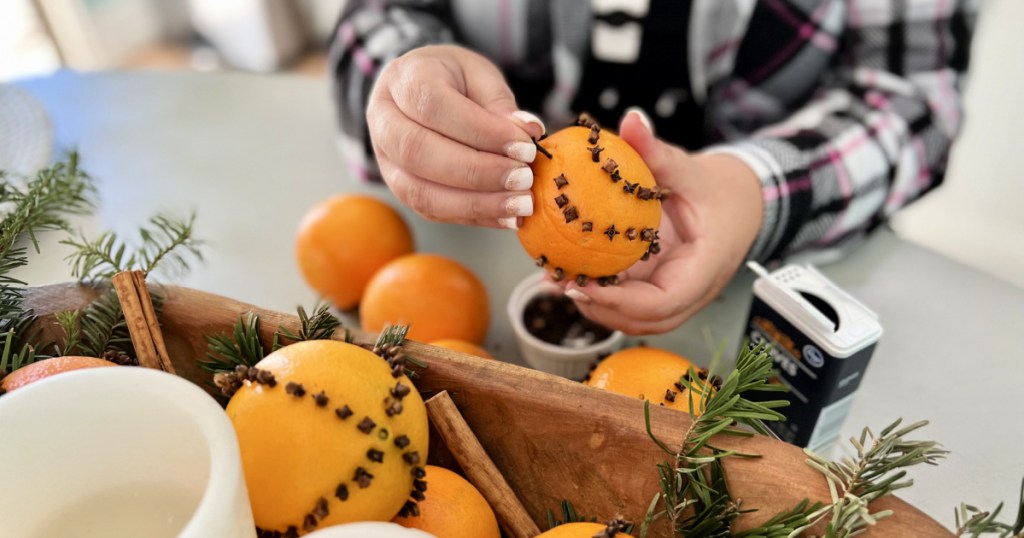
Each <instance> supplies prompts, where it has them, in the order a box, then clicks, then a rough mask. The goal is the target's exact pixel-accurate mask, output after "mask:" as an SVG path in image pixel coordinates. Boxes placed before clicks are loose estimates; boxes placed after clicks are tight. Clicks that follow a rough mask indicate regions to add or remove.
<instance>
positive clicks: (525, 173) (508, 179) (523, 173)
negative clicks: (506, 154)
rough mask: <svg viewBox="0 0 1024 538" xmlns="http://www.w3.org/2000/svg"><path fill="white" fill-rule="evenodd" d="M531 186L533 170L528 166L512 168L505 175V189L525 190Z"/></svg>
mask: <svg viewBox="0 0 1024 538" xmlns="http://www.w3.org/2000/svg"><path fill="white" fill-rule="evenodd" d="M532 186H533V170H531V169H530V167H529V166H521V167H519V168H515V169H513V170H512V171H511V172H509V173H508V175H507V176H505V190H509V191H525V190H529V189H530V187H532Z"/></svg>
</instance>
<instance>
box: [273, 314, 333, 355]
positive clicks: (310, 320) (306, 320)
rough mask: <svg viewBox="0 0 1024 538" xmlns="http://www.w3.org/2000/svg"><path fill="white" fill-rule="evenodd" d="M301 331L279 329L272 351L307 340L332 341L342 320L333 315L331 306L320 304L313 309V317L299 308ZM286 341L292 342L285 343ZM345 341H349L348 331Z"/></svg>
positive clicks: (275, 333)
mask: <svg viewBox="0 0 1024 538" xmlns="http://www.w3.org/2000/svg"><path fill="white" fill-rule="evenodd" d="M296 310H297V312H298V315H299V331H298V333H295V332H293V331H291V330H290V329H288V328H286V327H278V328H277V331H275V332H274V342H273V345H272V346H271V349H272V350H274V351H277V350H278V349H280V348H282V347H284V346H286V345H288V343H295V342H301V341H305V340H330V339H331V338H332V337H334V331H336V330H337V329H338V327H341V320H339V319H338V318H337V317H336V316H334V314H331V309H330V306H328V305H326V304H322V303H318V304H316V305H315V306H314V307H313V315H312V316H311V315H309V314H307V313H306V309H305V308H303V307H301V306H300V307H298V308H297V309H296ZM285 340H291V342H288V343H284V341H285ZM345 341H346V342H348V341H349V334H348V330H347V329H346V330H345Z"/></svg>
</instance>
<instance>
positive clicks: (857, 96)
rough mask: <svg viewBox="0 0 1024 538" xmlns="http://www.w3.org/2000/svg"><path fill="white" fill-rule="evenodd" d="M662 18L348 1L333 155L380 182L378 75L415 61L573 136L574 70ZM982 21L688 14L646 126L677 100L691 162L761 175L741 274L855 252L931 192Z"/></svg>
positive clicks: (967, 13) (608, 6) (942, 11)
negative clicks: (421, 51)
mask: <svg viewBox="0 0 1024 538" xmlns="http://www.w3.org/2000/svg"><path fill="white" fill-rule="evenodd" d="M658 1H666V0H349V2H348V5H347V7H346V9H345V11H344V13H342V16H341V18H340V20H339V24H338V26H337V30H336V32H335V34H334V37H333V39H332V42H331V47H330V62H331V64H330V65H331V68H332V69H333V73H334V97H335V99H336V101H337V105H338V110H339V116H340V118H339V119H340V126H341V130H342V137H341V141H342V146H343V151H344V153H345V154H346V157H347V158H348V159H349V160H350V161H351V162H352V164H353V168H354V170H356V172H357V173H358V174H359V175H360V176H361V177H363V178H366V179H370V180H374V179H378V180H379V177H378V173H377V170H376V166H375V164H374V161H373V151H372V146H371V143H370V140H369V136H368V133H367V127H366V120H365V110H366V104H367V99H368V97H369V94H370V91H371V89H372V87H373V83H374V80H375V78H376V75H377V73H378V72H379V71H380V69H381V67H382V66H383V65H384V64H385V63H386V62H388V61H389V60H391V59H393V58H395V57H397V56H399V55H401V54H403V53H405V52H407V51H409V50H411V49H413V48H415V47H418V46H422V45H426V44H435V43H459V44H462V45H465V46H467V47H469V48H472V49H474V50H476V51H478V52H480V53H482V54H484V55H485V56H487V57H489V58H490V59H492V60H493V61H495V63H496V64H497V65H499V66H500V67H501V68H502V69H503V71H504V72H505V74H506V76H507V77H508V78H509V81H510V83H511V84H512V87H513V89H514V90H515V91H516V93H517V98H518V99H519V101H520V106H521V107H523V108H530V107H533V109H534V110H537V111H540V112H542V115H543V116H544V117H545V119H546V120H547V121H548V123H549V124H550V125H558V124H559V123H560V122H568V121H570V120H571V119H572V118H573V117H574V116H575V115H576V113H577V112H578V111H576V110H573V102H574V97H575V96H576V95H577V93H578V92H579V91H580V81H581V79H582V78H583V76H584V73H583V71H584V66H585V65H586V63H585V60H584V59H585V57H587V55H589V54H597V53H599V52H600V53H601V54H605V55H607V56H611V57H613V58H612V61H619V62H630V61H635V60H636V48H637V47H636V45H635V43H631V42H630V39H631V38H630V33H631V31H632V30H629V29H628V27H629V23H628V21H643V17H644V16H645V15H646V12H647V9H648V8H649V6H650V5H652V4H653V3H654V2H658ZM679 1H682V0H679ZM976 11H977V7H976V2H975V1H974V0H690V1H689V7H688V21H687V23H686V26H687V27H686V28H679V29H678V34H677V35H678V37H679V39H681V40H685V45H686V46H685V51H686V58H681V59H679V62H680V65H681V66H685V68H686V70H687V75H688V76H687V79H688V81H689V86H690V87H689V88H686V89H685V90H686V91H681V92H677V93H681V94H682V95H673V94H672V93H671V92H668V93H666V94H665V96H663V98H662V99H659V100H658V102H657V105H656V106H654V107H653V108H654V110H647V112H648V113H649V115H651V117H652V118H653V119H654V121H655V126H656V130H658V131H659V132H660V131H661V128H660V127H659V125H662V122H663V121H664V120H663V119H662V118H661V117H662V116H667V115H670V114H665V113H663V112H671V110H672V108H673V106H674V104H675V103H674V102H673V99H677V100H680V99H685V100H689V101H691V102H692V103H694V104H695V106H696V107H698V108H699V109H700V110H701V111H702V117H703V119H704V121H703V122H702V123H701V124H700V125H696V126H694V129H697V130H699V131H700V133H699V134H700V138H699V139H700V140H702V141H703V143H702V144H700V146H702V148H700V149H703V150H704V151H719V152H727V153H730V154H732V155H735V156H736V157H738V158H740V159H742V160H743V161H744V162H745V163H746V164H747V165H749V166H750V167H751V168H752V169H753V170H754V171H755V173H756V174H757V175H758V177H759V178H760V181H761V185H762V192H763V195H764V209H765V211H764V223H763V225H762V227H761V230H760V232H759V235H758V237H757V239H756V241H755V243H754V246H753V248H752V249H751V252H750V258H752V259H756V260H761V261H767V260H777V259H781V258H784V257H786V256H788V255H790V254H793V253H795V252H798V251H805V250H822V249H827V248H830V247H837V246H841V245H845V244H849V243H850V242H851V241H852V240H855V239H857V238H860V237H863V236H864V235H865V234H866V233H867V232H869V231H870V230H871V229H873V228H874V227H876V226H877V225H878V224H880V223H882V222H884V221H885V219H886V218H887V217H888V216H889V215H891V214H892V213H893V212H894V211H896V210H897V209H899V208H900V207H902V206H904V205H906V204H907V203H909V202H911V201H913V200H915V199H917V198H919V197H920V196H922V195H923V194H925V193H926V192H928V191H929V190H931V189H933V188H935V187H936V186H938V185H939V184H940V183H941V182H942V179H943V176H944V174H945V170H946V162H947V160H948V157H949V152H950V146H951V144H952V142H953V139H954V137H955V136H956V134H957V132H958V130H959V128H960V124H961V104H960V103H961V100H960V90H961V86H962V81H963V76H964V74H965V72H966V68H967V63H968V59H969V42H970V31H971V28H972V26H973V20H974V16H975V14H976ZM616 17H618V22H617V23H616ZM623 17H625V20H627V24H622V21H623ZM609 21H610V22H609ZM616 24H618V25H616ZM633 34H635V31H633ZM670 60H671V59H670ZM611 97H614V95H613V96H611ZM604 99H605V96H604V95H602V97H601V100H602V102H603V100H604ZM524 101H526V103H525V106H524ZM627 104H628V103H627ZM663 105H664V106H663ZM662 109H665V110H662ZM691 146H692V145H691ZM690 149H698V148H693V147H690Z"/></svg>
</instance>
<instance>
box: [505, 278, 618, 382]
mask: <svg viewBox="0 0 1024 538" xmlns="http://www.w3.org/2000/svg"><path fill="white" fill-rule="evenodd" d="M508 316H509V319H510V320H511V322H512V329H513V330H514V331H515V334H516V341H517V342H518V344H519V352H520V353H521V354H522V355H523V358H524V359H526V362H527V363H528V364H529V365H530V366H532V367H533V368H535V369H537V370H540V371H542V372H547V373H550V374H555V375H560V376H562V377H566V378H569V379H574V380H580V379H582V378H583V377H584V376H586V374H587V372H588V371H589V370H590V367H591V366H592V365H593V364H594V363H595V362H596V361H597V360H598V359H599V358H601V357H603V356H605V355H608V354H610V353H614V352H615V351H617V350H618V349H619V347H620V346H621V345H622V341H623V339H624V338H625V335H624V334H623V333H622V332H620V331H613V330H611V329H608V328H607V327H604V326H602V325H600V324H598V323H595V322H593V321H591V320H589V319H587V318H585V317H584V316H583V314H582V313H581V312H580V311H579V309H578V308H577V307H576V304H575V303H574V302H573V301H572V300H571V299H569V298H568V297H566V296H565V295H564V294H563V292H562V289H561V288H560V287H559V286H557V285H556V284H554V283H553V282H551V281H549V280H547V279H546V278H545V276H544V272H537V273H534V274H532V275H530V276H528V277H527V278H525V279H523V281H522V282H520V283H519V284H518V285H517V286H516V287H515V289H513V290H512V294H511V295H510V296H509V300H508Z"/></svg>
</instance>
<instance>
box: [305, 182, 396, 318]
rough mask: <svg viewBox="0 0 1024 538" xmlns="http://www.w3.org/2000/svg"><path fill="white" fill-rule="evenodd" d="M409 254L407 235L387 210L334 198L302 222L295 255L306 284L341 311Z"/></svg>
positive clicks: (371, 201) (366, 200)
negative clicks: (377, 275) (385, 268)
mask: <svg viewBox="0 0 1024 538" xmlns="http://www.w3.org/2000/svg"><path fill="white" fill-rule="evenodd" d="M412 251H413V240H412V235H411V234H410V233H409V227H408V226H407V225H406V223H405V221H404V220H402V216H401V215H399V214H398V213H397V212H396V211H395V210H394V209H392V208H391V206H389V205H387V204H385V203H384V202H381V201H380V200H377V199H376V198H372V197H370V196H363V195H358V194H345V195H339V196H334V197H332V198H329V199H327V200H324V201H323V202H321V203H319V204H317V205H316V206H315V207H313V208H312V209H311V210H309V212H308V213H306V216H305V217H304V218H303V219H302V223H301V224H300V225H299V231H298V233H297V234H296V238H295V253H296V256H297V257H298V261H299V268H300V269H301V270H302V276H303V277H305V279H306V282H307V283H308V284H309V285H310V286H311V287H312V288H313V289H314V290H316V291H317V292H318V293H320V294H321V295H323V296H324V297H326V298H327V299H328V300H329V301H331V302H332V303H334V305H335V306H337V307H338V308H341V309H343V310H347V309H351V308H353V307H355V306H356V305H357V304H359V300H360V299H361V298H362V296H363V291H364V290H365V289H366V283H367V282H369V281H370V277H372V276H373V274H374V273H375V272H377V270H378V269H380V268H381V267H383V266H384V264H386V263H388V262H389V261H391V260H393V259H395V258H397V257H399V256H402V255H404V254H408V253H410V252H412Z"/></svg>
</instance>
